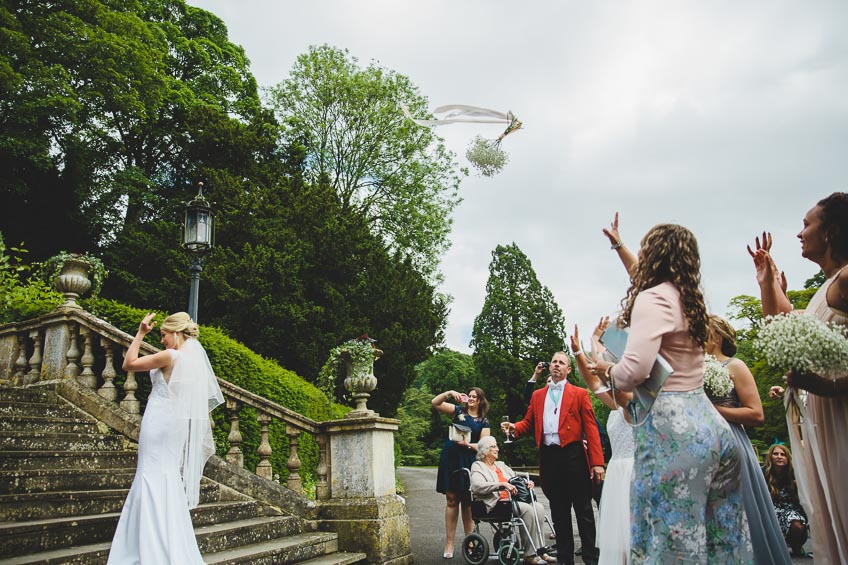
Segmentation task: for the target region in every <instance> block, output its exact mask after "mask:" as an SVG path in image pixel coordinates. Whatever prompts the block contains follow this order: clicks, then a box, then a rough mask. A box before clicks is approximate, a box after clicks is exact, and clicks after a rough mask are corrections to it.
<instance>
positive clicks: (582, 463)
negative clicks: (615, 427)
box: [539, 442, 598, 563]
mask: <svg viewBox="0 0 848 565" xmlns="http://www.w3.org/2000/svg"><path fill="white" fill-rule="evenodd" d="M539 459H540V461H539V474H540V475H541V479H542V491H543V492H544V493H545V496H546V497H547V498H548V501H549V502H550V505H551V519H552V520H553V522H554V530H555V531H556V541H557V555H558V559H559V562H560V563H574V529H573V528H572V526H571V509H572V507H573V508H574V514H575V515H576V516H577V531H578V533H579V534H580V542H581V543H582V544H583V557H584V558H597V555H598V549H597V548H596V547H595V515H594V513H593V512H592V481H591V479H590V478H589V465H588V463H586V455H585V453H584V452H583V443H582V442H574V443H569V444H568V445H566V446H564V447H560V446H558V445H543V446H542V447H541V449H540V451H539ZM584 560H585V559H584Z"/></svg>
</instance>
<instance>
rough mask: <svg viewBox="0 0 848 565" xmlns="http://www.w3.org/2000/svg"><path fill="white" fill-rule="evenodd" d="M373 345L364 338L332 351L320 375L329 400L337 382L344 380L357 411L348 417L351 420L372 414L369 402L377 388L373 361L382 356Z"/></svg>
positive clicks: (370, 340) (349, 341) (369, 340)
mask: <svg viewBox="0 0 848 565" xmlns="http://www.w3.org/2000/svg"><path fill="white" fill-rule="evenodd" d="M373 342H374V340H372V339H370V338H368V337H362V338H357V339H351V340H348V341H346V342H344V343H343V344H341V345H339V346H338V347H335V348H333V349H332V351H330V357H329V358H328V359H327V362H326V363H325V364H324V367H323V368H322V369H321V373H320V375H319V381H320V383H321V388H322V389H323V390H324V391H325V392H326V393H327V395H328V396H329V397H330V398H332V396H333V392H334V390H333V389H334V388H335V383H336V382H337V380H336V379H337V378H341V377H344V381H342V384H343V385H344V388H345V390H347V391H348V392H349V393H350V395H351V397H352V398H353V400H354V402H355V403H356V407H355V408H354V410H353V411H352V412H350V413H349V414H348V416H349V417H357V416H366V415H370V414H373V412H372V411H371V410H368V407H367V402H368V398H369V397H370V396H371V392H372V391H373V390H374V389H375V388H377V377H375V376H374V361H375V360H377V359H379V358H380V356H381V355H382V354H383V352H382V351H381V350H379V349H377V348H376V347H374V345H373Z"/></svg>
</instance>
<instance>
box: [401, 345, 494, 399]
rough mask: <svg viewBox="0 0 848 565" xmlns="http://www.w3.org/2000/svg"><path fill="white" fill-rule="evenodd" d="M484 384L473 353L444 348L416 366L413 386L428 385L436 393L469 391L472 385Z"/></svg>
mask: <svg viewBox="0 0 848 565" xmlns="http://www.w3.org/2000/svg"><path fill="white" fill-rule="evenodd" d="M483 384H484V383H483V379H482V377H481V375H480V372H479V371H478V370H477V366H476V365H474V358H473V357H471V355H467V354H465V353H460V352H459V351H453V350H451V349H442V350H441V351H438V352H436V353H435V354H434V355H433V356H432V357H430V358H429V359H427V360H426V361H424V362H422V363H419V364H418V365H416V366H415V381H413V384H412V386H413V387H415V388H424V387H426V388H427V390H430V391H433V394H436V393H440V392H444V391H446V390H456V391H459V392H468V391H469V390H470V389H471V387H475V386H480V387H481V388H482V385H483ZM484 390H485V389H484Z"/></svg>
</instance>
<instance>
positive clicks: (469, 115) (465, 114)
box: [400, 104, 517, 129]
mask: <svg viewBox="0 0 848 565" xmlns="http://www.w3.org/2000/svg"><path fill="white" fill-rule="evenodd" d="M400 107H401V109H402V110H403V113H404V115H405V116H406V117H407V118H409V119H410V120H412V121H413V122H415V123H416V124H418V125H419V126H441V125H445V124H456V123H468V124H511V123H512V122H513V121H514V120H515V116H514V115H513V114H512V112H507V113H503V112H499V111H497V110H490V109H489V108H480V107H477V106H466V105H464V104H449V105H447V106H439V107H438V108H436V109H435V110H433V114H445V116H444V117H442V118H436V119H435V120H422V119H418V118H413V117H412V114H411V113H410V112H409V108H408V107H407V106H406V105H405V104H401V105H400ZM516 129H517V128H516Z"/></svg>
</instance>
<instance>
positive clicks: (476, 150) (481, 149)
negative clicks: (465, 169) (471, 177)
mask: <svg viewBox="0 0 848 565" xmlns="http://www.w3.org/2000/svg"><path fill="white" fill-rule="evenodd" d="M465 157H466V158H467V159H468V161H469V162H470V163H471V164H472V165H474V167H475V168H476V169H477V170H478V171H479V172H480V174H481V175H483V176H484V177H491V176H493V175H495V174H496V173H499V172H501V169H503V168H504V165H506V164H507V162H508V161H509V155H507V154H506V152H505V151H504V150H503V149H501V143H500V141H499V140H496V139H485V138H484V137H482V136H479V135H478V136H476V137H475V138H474V139H473V140H471V144H470V145H469V146H468V151H466V152H465Z"/></svg>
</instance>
